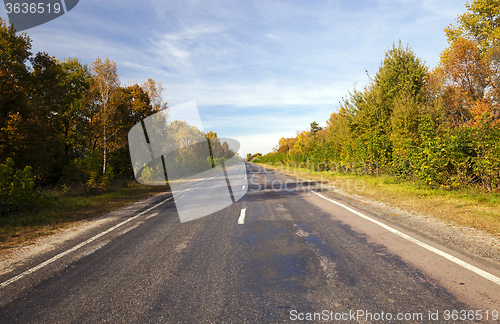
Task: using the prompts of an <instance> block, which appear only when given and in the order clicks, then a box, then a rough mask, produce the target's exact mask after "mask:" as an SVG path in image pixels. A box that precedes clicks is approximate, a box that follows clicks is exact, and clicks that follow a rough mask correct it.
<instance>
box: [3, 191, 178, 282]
mask: <svg viewBox="0 0 500 324" xmlns="http://www.w3.org/2000/svg"><path fill="white" fill-rule="evenodd" d="M172 198H174V197H173V196H172V197H170V198H168V199H166V200H164V201H162V202H161V203H159V204H156V205H154V206H153V207H151V208H149V209H147V210H145V211H143V212H141V213H139V214H137V215H135V216H134V217H131V218H129V219H127V220H125V221H123V222H121V223H119V224H117V225H115V226H113V227H111V228H108V229H107V230H105V231H104V232H102V233H99V234H97V235H96V236H94V237H91V238H89V239H88V240H86V241H85V242H82V243H80V244H78V245H76V246H74V247H72V248H71V249H69V250H66V251H64V252H61V253H59V254H58V255H56V256H54V257H52V258H50V259H48V260H47V261H45V262H42V263H40V264H39V265H37V266H36V267H33V268H31V269H29V270H26V271H24V272H23V273H20V274H18V275H17V276H15V277H12V278H10V279H9V280H7V281H4V282H2V283H0V287H2V288H3V287H6V286H7V285H10V284H11V283H13V282H15V281H17V280H19V279H21V278H23V277H25V276H26V275H29V274H30V273H33V272H35V271H37V270H40V269H41V268H43V267H45V266H46V265H48V264H51V263H52V262H54V261H56V260H57V259H60V258H62V257H63V256H65V255H67V254H69V253H71V252H73V251H76V250H78V249H79V248H81V247H83V246H85V245H87V244H89V243H91V242H93V241H95V240H97V239H98V238H100V237H102V236H104V235H106V234H108V233H109V232H112V231H113V230H115V229H117V228H118V227H120V226H123V225H125V224H127V223H128V222H130V221H133V220H134V219H136V218H137V217H139V216H141V215H143V214H145V213H147V212H149V211H150V210H152V209H154V208H156V207H158V206H160V205H162V204H164V203H165V202H167V201H169V200H170V199H172Z"/></svg>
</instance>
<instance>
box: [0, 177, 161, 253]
mask: <svg viewBox="0 0 500 324" xmlns="http://www.w3.org/2000/svg"><path fill="white" fill-rule="evenodd" d="M167 190H168V187H165V186H145V185H141V184H138V183H137V182H135V181H130V180H125V179H117V180H115V181H114V183H113V185H112V186H111V187H110V188H109V189H107V190H97V189H93V190H89V189H86V188H83V187H67V186H60V187H57V188H51V189H46V190H45V191H44V194H45V195H46V196H47V197H49V198H48V202H47V204H46V205H45V206H44V207H41V208H38V209H36V210H34V211H30V212H24V213H12V214H8V215H4V216H2V217H0V253H5V251H6V250H7V249H9V248H13V247H16V246H20V245H23V244H26V243H29V242H31V241H32V240H33V239H35V238H37V237H42V236H47V235H51V234H53V233H54V232H55V231H56V230H57V229H59V228H62V227H65V226H67V225H69V224H71V223H73V222H76V221H80V220H83V219H90V218H92V217H96V216H100V215H103V214H106V213H109V212H111V211H113V210H115V209H118V208H120V207H123V206H125V205H128V204H130V203H133V202H135V201H138V200H140V199H142V198H146V197H148V196H151V195H153V194H155V193H160V192H165V191H167Z"/></svg>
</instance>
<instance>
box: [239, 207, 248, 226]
mask: <svg viewBox="0 0 500 324" xmlns="http://www.w3.org/2000/svg"><path fill="white" fill-rule="evenodd" d="M246 210H247V209H246V208H243V209H242V210H241V212H240V218H238V224H240V225H243V224H245V212H246Z"/></svg>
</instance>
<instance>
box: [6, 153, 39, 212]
mask: <svg viewBox="0 0 500 324" xmlns="http://www.w3.org/2000/svg"><path fill="white" fill-rule="evenodd" d="M14 167H15V165H14V161H13V160H12V159H11V158H8V159H7V160H6V161H5V163H4V164H0V216H2V215H5V214H9V213H12V212H20V211H28V210H33V209H34V208H36V207H38V206H39V205H41V204H42V203H43V201H44V199H43V196H42V195H41V194H40V193H38V192H36V191H35V177H34V176H33V171H32V168H31V167H30V166H27V167H25V168H24V169H23V170H20V169H15V168H14Z"/></svg>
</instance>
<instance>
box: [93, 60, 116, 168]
mask: <svg viewBox="0 0 500 324" xmlns="http://www.w3.org/2000/svg"><path fill="white" fill-rule="evenodd" d="M90 70H91V73H92V77H93V79H94V87H95V90H96V91H97V94H98V98H99V101H100V115H101V122H102V127H103V155H104V157H103V167H102V173H103V174H105V173H106V162H107V147H106V145H107V141H108V138H107V126H108V116H109V115H110V112H109V110H110V107H109V106H108V104H109V100H110V98H111V96H112V95H113V93H114V92H115V91H116V89H117V88H118V87H119V85H120V81H119V79H118V70H117V68H116V62H114V61H112V60H110V59H109V58H106V59H105V60H101V59H100V58H97V59H96V60H95V61H94V63H92V65H91V68H90Z"/></svg>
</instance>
